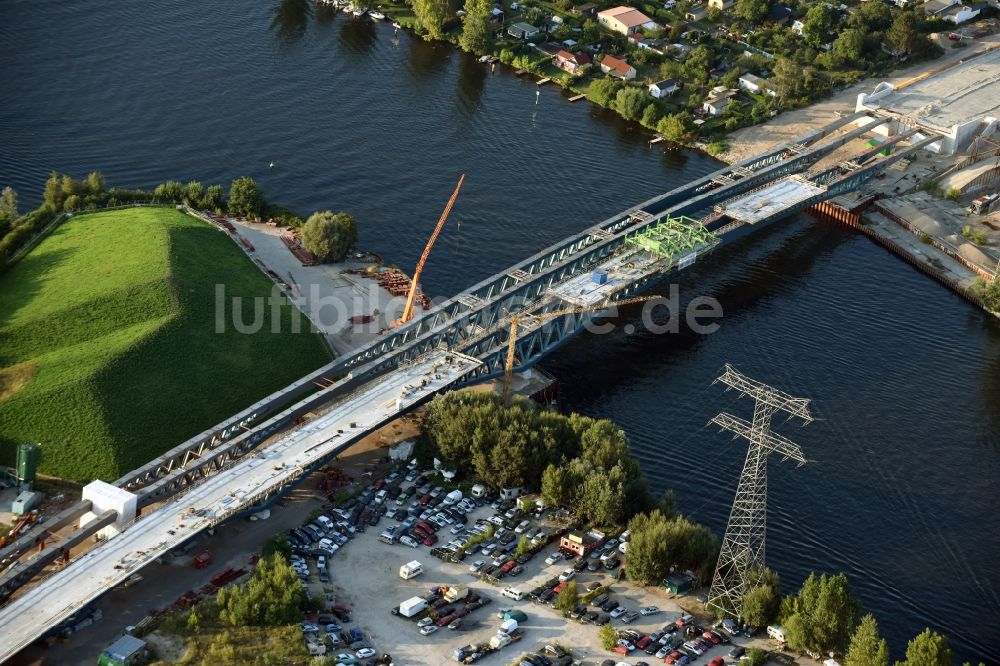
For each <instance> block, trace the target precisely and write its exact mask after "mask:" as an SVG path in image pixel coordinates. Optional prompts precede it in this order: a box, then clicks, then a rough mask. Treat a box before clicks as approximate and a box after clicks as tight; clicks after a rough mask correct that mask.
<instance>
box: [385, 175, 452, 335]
mask: <svg viewBox="0 0 1000 666" xmlns="http://www.w3.org/2000/svg"><path fill="white" fill-rule="evenodd" d="M464 180H465V174H464V173H463V174H462V175H461V177H460V178H459V179H458V185H456V186H455V191H454V192H452V193H451V198H450V199H448V204H447V205H446V206H445V207H444V211H443V212H442V213H441V217H440V219H438V223H437V226H436V227H434V232H433V233H432V234H431V237H430V239H429V240H428V241H427V245H426V246H425V247H424V252H423V254H421V255H420V261H418V262H417V268H416V270H415V271H413V279H412V280H411V281H410V291H409V293H407V294H406V307H405V308H403V314H402V316H401V317H400V318H399V319H397V320H396V321H395V322H393V326H399V325H400V324H405V323H406V322H408V321H410V320H411V319H413V300H414V299H415V298H416V296H417V283H418V282H419V281H420V274H421V273H422V272H423V270H424V264H425V263H427V257H428V256H429V255H430V253H431V248H432V247H434V241H436V240H437V237H438V234H440V233H441V228H442V227H444V223H445V220H447V219H448V214H449V213H451V207H452V206H454V205H455V199H457V198H458V191H459V190H460V189H461V188H462V182H463V181H464Z"/></svg>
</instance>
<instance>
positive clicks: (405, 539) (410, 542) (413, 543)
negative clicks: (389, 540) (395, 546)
mask: <svg viewBox="0 0 1000 666" xmlns="http://www.w3.org/2000/svg"><path fill="white" fill-rule="evenodd" d="M399 542H400V543H402V544H405V545H407V546H409V547H410V548H416V547H417V546H419V545H420V544H419V543H417V540H416V539H414V538H413V537H411V536H409V535H407V534H404V535H403V536H401V537H399Z"/></svg>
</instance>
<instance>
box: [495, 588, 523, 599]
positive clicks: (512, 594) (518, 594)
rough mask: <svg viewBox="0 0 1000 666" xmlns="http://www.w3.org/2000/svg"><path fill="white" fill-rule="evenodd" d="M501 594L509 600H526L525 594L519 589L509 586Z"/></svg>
mask: <svg viewBox="0 0 1000 666" xmlns="http://www.w3.org/2000/svg"><path fill="white" fill-rule="evenodd" d="M500 594H501V595H503V596H505V597H507V598H508V599H513V600H514V601H520V600H521V599H524V592H522V591H521V590H519V589H517V588H516V587H510V586H507V587H505V588H503V590H501V591H500Z"/></svg>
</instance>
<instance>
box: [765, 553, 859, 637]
mask: <svg viewBox="0 0 1000 666" xmlns="http://www.w3.org/2000/svg"><path fill="white" fill-rule="evenodd" d="M860 612H861V607H860V605H859V604H858V601H857V599H856V598H855V596H854V592H853V591H852V590H851V587H850V585H848V583H847V577H846V576H845V575H844V574H837V575H835V576H827V575H826V574H823V575H822V576H819V577H817V576H816V574H814V573H812V574H809V577H808V578H807V579H806V581H805V582H804V583H803V584H802V588H801V589H800V590H799V593H798V594H797V595H796V596H794V597H786V599H785V600H784V601H783V602H782V618H781V624H782V626H783V627H784V629H785V637H786V639H787V640H788V645H789V646H790V647H792V648H794V649H796V650H802V651H803V652H811V653H814V654H824V653H826V652H844V651H845V650H846V649H847V647H848V645H849V644H850V639H851V635H852V633H853V632H854V627H855V625H857V623H858V616H859V614H860Z"/></svg>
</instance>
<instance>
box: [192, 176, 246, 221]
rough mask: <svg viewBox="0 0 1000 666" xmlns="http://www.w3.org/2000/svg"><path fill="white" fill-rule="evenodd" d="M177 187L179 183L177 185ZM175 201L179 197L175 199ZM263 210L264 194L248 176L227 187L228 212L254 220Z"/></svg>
mask: <svg viewBox="0 0 1000 666" xmlns="http://www.w3.org/2000/svg"><path fill="white" fill-rule="evenodd" d="M177 185H178V187H179V186H180V183H177ZM175 198H177V199H179V198H180V196H177V197H175ZM263 209H264V193H263V192H262V191H261V189H260V186H258V185H257V183H256V182H255V181H254V179H253V178H251V177H250V176H243V177H242V178H237V179H236V180H234V181H233V182H232V184H231V185H230V186H229V212H230V213H232V214H233V215H238V216H240V217H247V218H250V219H252V220H255V219H257V218H259V217H260V213H261V211H262V210H263Z"/></svg>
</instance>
